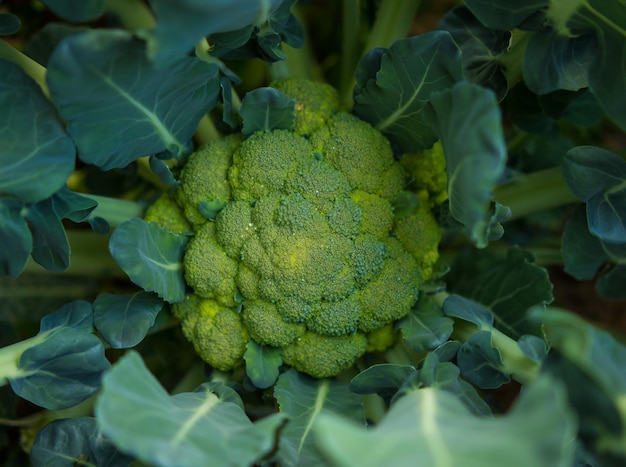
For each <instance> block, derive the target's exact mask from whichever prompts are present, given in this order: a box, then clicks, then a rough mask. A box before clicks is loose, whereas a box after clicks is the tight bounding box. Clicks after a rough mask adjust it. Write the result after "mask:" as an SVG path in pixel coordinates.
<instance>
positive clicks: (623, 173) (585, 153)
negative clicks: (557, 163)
mask: <svg viewBox="0 0 626 467" xmlns="http://www.w3.org/2000/svg"><path fill="white" fill-rule="evenodd" d="M562 168H563V178H564V179H565V183H566V184H567V187H568V188H569V189H570V191H571V192H572V193H574V195H575V196H576V197H577V198H579V199H580V200H581V201H584V202H585V203H587V222H588V225H589V230H590V231H591V233H592V234H593V235H595V236H596V237H598V238H599V239H600V240H602V241H604V242H607V243H626V161H624V159H622V158H621V157H619V156H618V155H617V154H614V153H612V152H610V151H607V150H605V149H601V148H597V147H593V146H578V147H575V148H572V149H570V150H569V151H568V152H567V154H566V155H565V158H564V159H563V164H562Z"/></svg>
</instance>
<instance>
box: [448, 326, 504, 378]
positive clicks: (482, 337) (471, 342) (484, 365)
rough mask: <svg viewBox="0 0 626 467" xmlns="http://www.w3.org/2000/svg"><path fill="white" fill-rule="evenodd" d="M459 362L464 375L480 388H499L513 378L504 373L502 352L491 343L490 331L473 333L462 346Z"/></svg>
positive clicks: (458, 355)
mask: <svg viewBox="0 0 626 467" xmlns="http://www.w3.org/2000/svg"><path fill="white" fill-rule="evenodd" d="M457 362H458V365H459V368H460V369H461V372H462V373H463V376H464V377H465V378H467V379H468V380H469V381H471V382H472V383H473V384H475V385H476V386H478V387H479V388H482V389H493V388H498V387H500V386H501V385H503V384H505V383H508V382H509V381H510V380H511V378H510V377H509V375H508V374H506V373H503V369H504V368H503V365H502V359H501V357H500V352H499V351H498V349H497V348H495V347H494V346H493V345H492V344H491V332H489V331H478V332H477V333H475V334H472V336H471V337H470V338H469V339H468V340H467V341H465V342H464V343H463V345H462V346H461V349H460V350H459V353H458V354H457Z"/></svg>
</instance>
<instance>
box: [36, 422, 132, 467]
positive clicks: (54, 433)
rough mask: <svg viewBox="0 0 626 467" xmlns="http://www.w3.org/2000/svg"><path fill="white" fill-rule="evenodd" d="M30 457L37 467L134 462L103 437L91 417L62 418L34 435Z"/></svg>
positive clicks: (123, 466) (113, 466)
mask: <svg viewBox="0 0 626 467" xmlns="http://www.w3.org/2000/svg"><path fill="white" fill-rule="evenodd" d="M30 456H31V460H32V462H33V465H36V466H38V467H58V466H66V465H67V466H69V465H82V466H88V467H127V466H129V465H130V464H131V462H132V461H133V459H132V458H131V457H129V456H126V455H125V454H122V453H120V452H119V451H118V450H117V449H116V448H115V446H114V445H113V443H111V441H110V440H109V439H107V438H105V437H104V436H102V433H100V431H99V430H98V426H97V423H96V419H95V418H93V417H80V418H63V419H60V420H54V421H52V422H50V423H48V424H47V425H46V426H44V427H43V428H42V429H41V430H39V432H38V433H37V437H36V438H35V442H34V444H33V447H32V448H31V451H30Z"/></svg>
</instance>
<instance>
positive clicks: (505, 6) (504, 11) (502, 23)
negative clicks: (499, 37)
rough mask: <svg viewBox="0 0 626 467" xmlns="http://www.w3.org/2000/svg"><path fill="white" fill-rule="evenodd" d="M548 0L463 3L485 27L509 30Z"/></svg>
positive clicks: (474, 0) (480, 0)
mask: <svg viewBox="0 0 626 467" xmlns="http://www.w3.org/2000/svg"><path fill="white" fill-rule="evenodd" d="M549 3H550V0H465V5H466V6H467V8H469V9H470V10H471V12H472V13H473V14H474V15H475V16H476V17H477V18H478V19H479V20H480V21H481V22H482V23H483V24H485V25H486V26H487V27H489V28H492V29H500V30H503V31H510V30H511V29H514V28H516V27H517V26H519V25H520V24H522V23H523V22H524V21H526V20H527V19H528V18H529V17H530V16H532V15H534V14H535V13H537V12H538V11H540V10H541V9H542V8H544V7H546V6H547V5H548V4H549Z"/></svg>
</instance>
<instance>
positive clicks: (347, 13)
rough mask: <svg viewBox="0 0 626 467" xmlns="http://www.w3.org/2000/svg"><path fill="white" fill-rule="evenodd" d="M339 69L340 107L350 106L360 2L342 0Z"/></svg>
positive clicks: (357, 40) (359, 27) (358, 29)
mask: <svg viewBox="0 0 626 467" xmlns="http://www.w3.org/2000/svg"><path fill="white" fill-rule="evenodd" d="M342 3H343V5H342V26H343V30H342V36H341V56H342V58H341V68H340V70H339V94H340V96H341V98H342V102H341V103H342V105H343V106H345V107H347V108H349V107H351V106H352V88H353V87H354V70H355V69H356V66H357V64H358V62H359V59H360V58H361V57H360V45H361V34H360V32H361V0H343V2H342Z"/></svg>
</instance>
